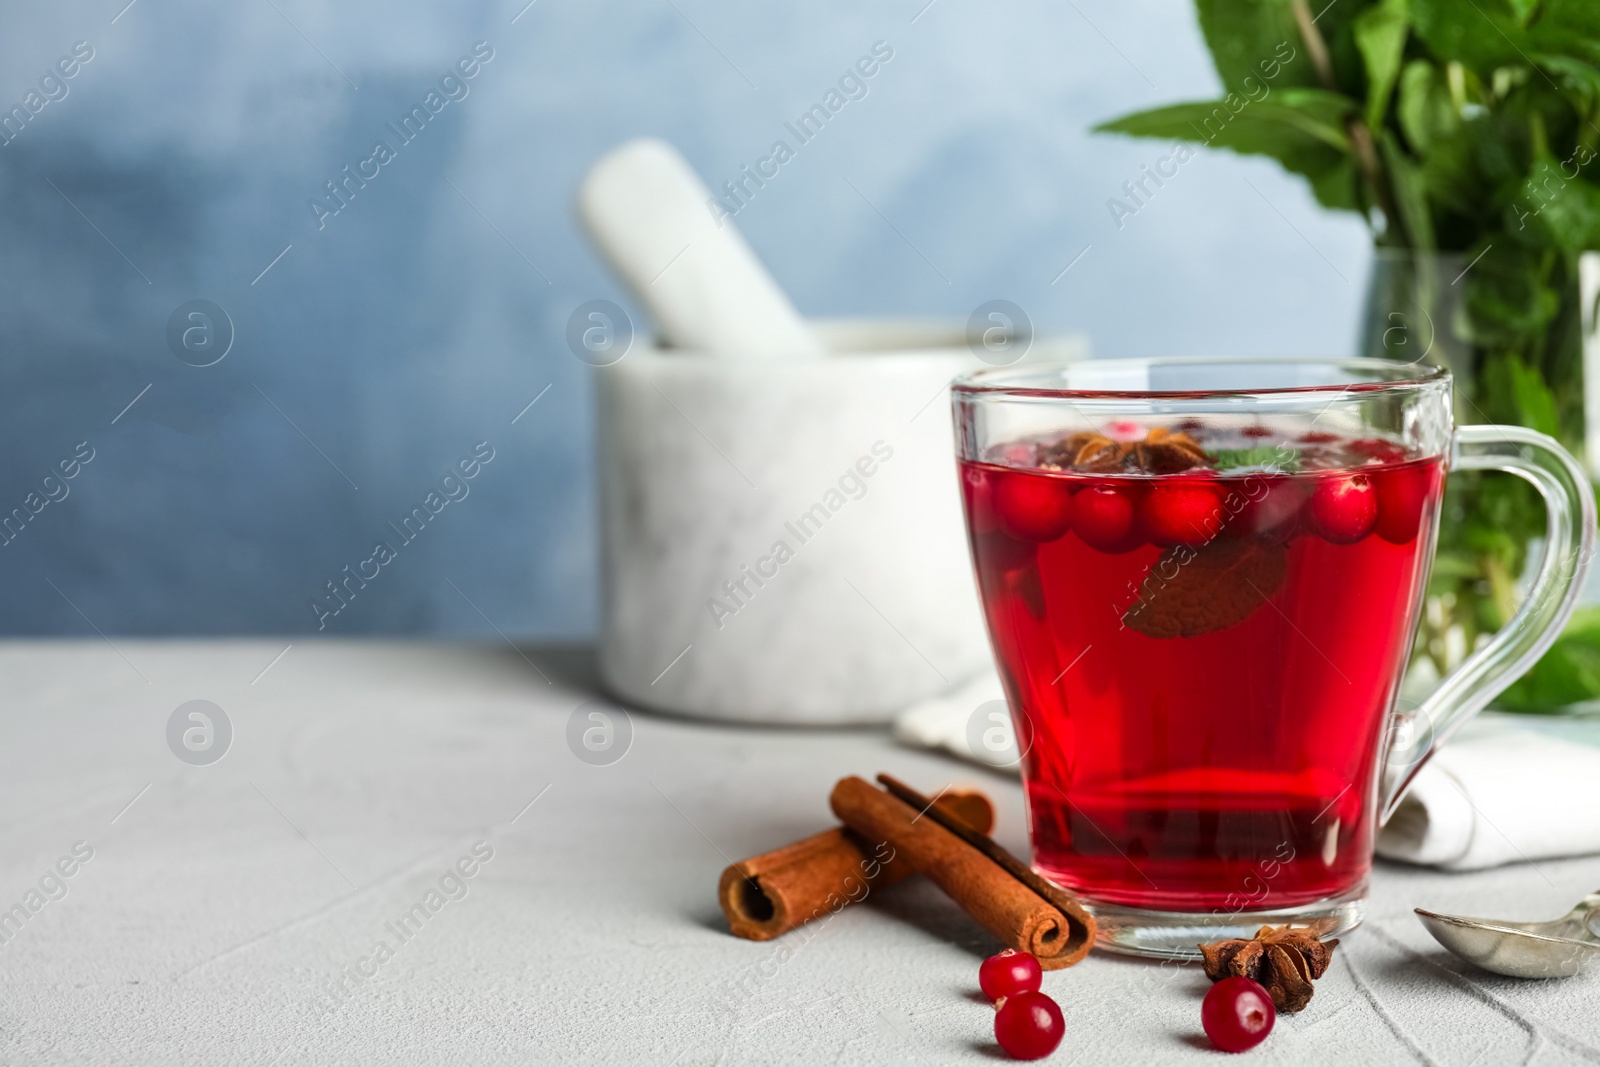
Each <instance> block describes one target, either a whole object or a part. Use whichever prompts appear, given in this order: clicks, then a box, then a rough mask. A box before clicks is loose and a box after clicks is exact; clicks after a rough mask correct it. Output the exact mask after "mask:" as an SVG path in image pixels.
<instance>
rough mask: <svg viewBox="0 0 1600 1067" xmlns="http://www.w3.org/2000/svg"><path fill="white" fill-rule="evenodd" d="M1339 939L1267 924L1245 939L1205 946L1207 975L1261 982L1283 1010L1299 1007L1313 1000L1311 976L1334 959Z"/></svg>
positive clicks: (1319, 973) (1202, 948) (1316, 975)
mask: <svg viewBox="0 0 1600 1067" xmlns="http://www.w3.org/2000/svg"><path fill="white" fill-rule="evenodd" d="M1338 944H1339V942H1338V940H1337V939H1335V940H1332V941H1319V940H1317V937H1316V935H1315V934H1313V933H1312V932H1311V931H1310V930H1308V929H1306V928H1304V927H1298V928H1297V927H1293V926H1263V927H1262V928H1261V929H1259V930H1257V931H1256V936H1255V937H1253V938H1251V939H1250V940H1248V941H1246V940H1244V939H1242V938H1230V939H1229V940H1226V941H1215V942H1212V943H1211V944H1209V945H1201V946H1200V953H1201V955H1202V956H1204V957H1205V966H1206V977H1207V978H1209V979H1211V980H1212V981H1213V982H1220V981H1222V979H1224V978H1231V977H1234V976H1238V977H1241V978H1251V979H1254V980H1255V981H1257V982H1260V983H1261V985H1262V987H1263V988H1265V989H1266V991H1267V995H1268V996H1270V997H1271V998H1272V1003H1273V1006H1274V1007H1276V1008H1277V1009H1278V1010H1279V1011H1291V1012H1292V1011H1299V1010H1301V1009H1302V1008H1304V1007H1305V1006H1306V1005H1307V1004H1308V1003H1310V1001H1311V994H1312V991H1313V990H1312V985H1311V983H1312V981H1313V980H1314V979H1317V978H1321V977H1322V976H1323V974H1324V973H1325V972H1326V971H1327V970H1328V964H1329V963H1330V962H1331V961H1332V959H1333V950H1334V949H1335V948H1336V947H1337V946H1338Z"/></svg>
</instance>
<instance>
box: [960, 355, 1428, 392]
mask: <svg viewBox="0 0 1600 1067" xmlns="http://www.w3.org/2000/svg"><path fill="white" fill-rule="evenodd" d="M1207 364H1211V365H1215V366H1219V367H1227V366H1234V367H1237V366H1244V367H1273V366H1277V367H1304V368H1310V367H1338V368H1342V369H1346V370H1348V371H1350V372H1352V373H1354V374H1355V375H1357V376H1358V377H1359V376H1361V375H1362V374H1363V372H1364V373H1365V374H1366V375H1367V376H1369V377H1370V379H1371V380H1368V381H1359V380H1358V381H1354V382H1346V383H1343V384H1328V385H1286V386H1263V387H1259V388H1245V389H1238V388H1217V389H1126V388H1122V389H1118V388H1099V389H1095V388H1063V387H1060V386H1051V385H1048V384H1038V383H1040V382H1044V381H1048V380H1049V379H1050V378H1051V377H1053V376H1057V375H1060V374H1061V372H1063V371H1071V372H1072V373H1074V374H1083V373H1088V374H1094V373H1095V372H1096V371H1097V370H1104V371H1106V372H1107V373H1108V374H1110V373H1115V372H1117V371H1119V370H1120V371H1126V370H1128V369H1131V368H1137V367H1144V368H1153V367H1196V366H1205V365H1207ZM1450 380H1451V375H1450V370H1449V368H1448V367H1444V366H1440V365H1436V364H1417V363H1399V362H1396V361H1395V360H1391V359H1375V358H1372V357H1368V356H1140V357H1130V358H1117V359H1084V360H1071V361H1067V360H1062V361H1052V362H1049V363H1032V364H1026V365H1019V364H1012V365H1008V366H1004V367H988V368H985V369H983V370H978V371H972V372H969V373H967V374H963V375H961V376H959V377H957V378H956V379H955V380H954V381H953V382H952V383H951V386H950V387H951V390H952V391H953V392H959V393H965V394H970V395H974V396H1007V397H1009V396H1015V397H1036V398H1045V399H1049V398H1056V399H1066V400H1078V399H1086V400H1092V399H1112V400H1118V399H1120V400H1129V399H1143V398H1159V399H1186V398H1193V399H1204V398H1209V397H1247V396H1296V395H1307V396H1317V395H1327V394H1345V393H1370V392H1380V391H1385V390H1391V389H1405V388H1419V387H1423V386H1428V385H1437V384H1439V383H1446V384H1448V383H1449V382H1450ZM1029 383H1032V384H1029Z"/></svg>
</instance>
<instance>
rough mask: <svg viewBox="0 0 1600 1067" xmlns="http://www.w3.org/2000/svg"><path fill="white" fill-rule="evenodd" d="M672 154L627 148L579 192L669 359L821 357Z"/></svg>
mask: <svg viewBox="0 0 1600 1067" xmlns="http://www.w3.org/2000/svg"><path fill="white" fill-rule="evenodd" d="M710 201H711V193H710V191H709V190H708V189H707V188H706V187H705V185H704V183H702V182H701V181H700V179H699V178H698V177H697V176H696V175H695V173H694V171H692V170H691V169H690V168H689V165H688V163H687V162H686V161H685V160H684V158H683V157H682V156H681V155H679V154H678V152H677V150H676V149H674V148H673V147H672V146H671V145H669V144H666V143H665V142H663V141H660V140H656V139H654V138H641V139H639V140H634V141H629V142H627V143H625V144H623V145H620V146H618V147H617V148H614V149H612V150H611V151H610V152H608V153H606V155H604V156H602V157H601V158H600V160H599V161H598V162H596V163H595V164H594V166H593V167H592V168H591V169H590V170H589V173H588V174H587V175H586V176H585V177H584V179H583V182H582V184H581V185H580V186H579V189H578V205H577V206H578V216H579V218H580V219H581V220H582V222H583V225H584V228H585V229H586V230H587V232H588V234H589V237H590V239H591V240H592V241H593V242H594V244H595V247H596V248H597V249H598V250H599V251H600V253H601V255H602V256H603V257H604V258H605V260H606V261H607V263H609V264H610V266H611V268H612V270H613V271H614V272H615V273H616V275H617V276H618V277H619V278H620V279H621V280H622V281H623V282H624V283H625V284H626V285H627V287H628V288H629V289H630V290H631V291H632V293H633V295H634V296H635V297H636V298H637V299H638V301H639V302H640V303H641V304H642V305H643V306H644V307H645V308H647V309H648V310H649V312H650V314H651V316H652V317H653V318H654V319H655V322H656V325H657V327H658V328H659V329H660V332H661V336H662V341H663V342H664V344H665V347H666V350H667V351H671V350H673V349H677V350H683V351H692V352H699V353H707V354H711V355H715V356H721V357H726V358H739V359H760V358H773V357H778V358H781V357H785V356H806V355H820V354H821V353H822V351H823V349H822V345H821V344H820V343H819V342H818V341H817V339H816V338H815V337H814V336H812V333H811V331H810V330H809V329H808V328H807V327H806V324H805V322H804V321H803V320H802V319H801V318H800V314H799V312H797V311H796V310H795V307H794V305H793V304H792V303H790V301H789V298H788V297H787V296H785V295H784V293H783V290H782V289H780V288H778V285H777V283H776V282H775V281H773V279H772V276H771V275H770V274H768V273H767V270H766V268H765V267H763V266H762V264H761V261H760V260H758V259H757V258H756V256H755V253H754V252H752V251H751V250H750V246H749V245H748V244H746V243H745V241H744V238H743V237H741V236H740V235H739V232H738V231H737V230H735V229H734V228H733V224H732V222H731V221H728V220H726V219H724V220H723V221H722V222H720V223H719V222H718V221H717V220H716V219H715V218H714V217H713V215H712V212H711V210H710V209H709V207H708V206H707V205H708V203H709V202H710Z"/></svg>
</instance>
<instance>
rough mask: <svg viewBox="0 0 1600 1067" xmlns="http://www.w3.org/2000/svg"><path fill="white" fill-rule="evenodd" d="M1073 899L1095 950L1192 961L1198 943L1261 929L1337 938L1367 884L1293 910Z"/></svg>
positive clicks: (1358, 912) (1351, 925) (1352, 922)
mask: <svg viewBox="0 0 1600 1067" xmlns="http://www.w3.org/2000/svg"><path fill="white" fill-rule="evenodd" d="M1078 899H1079V900H1081V901H1082V902H1083V905H1084V907H1086V908H1088V909H1089V911H1090V912H1092V913H1093V914H1094V917H1095V922H1096V923H1097V924H1098V925H1099V928H1100V933H1099V937H1098V939H1097V940H1096V944H1095V947H1096V948H1099V949H1101V950H1102V951H1105V952H1115V953H1118V954H1120V955H1124V956H1143V957H1145V958H1147V959H1162V960H1198V959H1200V949H1199V946H1200V945H1202V944H1206V943H1209V942H1212V941H1221V940H1224V939H1225V938H1233V937H1237V938H1250V937H1254V936H1255V933H1256V931H1257V930H1259V929H1260V928H1261V927H1263V926H1286V925H1289V924H1293V925H1295V926H1310V927H1312V928H1313V929H1315V931H1316V933H1317V936H1318V937H1319V938H1329V937H1338V936H1339V935H1340V934H1343V933H1346V932H1347V931H1350V930H1354V929H1355V928H1356V927H1357V926H1360V925H1361V920H1362V918H1364V917H1365V915H1366V913H1367V883H1366V881H1365V879H1363V880H1362V881H1361V882H1360V883H1359V884H1358V885H1355V886H1353V887H1351V888H1350V889H1349V890H1346V891H1345V892H1344V893H1341V894H1339V895H1337V896H1332V897H1325V898H1323V899H1322V900H1316V901H1312V902H1311V903H1310V904H1301V905H1299V906H1297V907H1293V908H1273V909H1267V910H1263V911H1239V912H1229V913H1225V914H1218V913H1217V912H1212V911H1192V912H1186V911H1155V910H1152V909H1148V908H1132V907H1129V906H1128V905H1126V904H1111V903H1108V902H1105V901H1097V900H1095V899H1094V898H1093V897H1092V896H1085V895H1083V894H1079V897H1078Z"/></svg>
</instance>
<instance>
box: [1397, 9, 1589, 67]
mask: <svg viewBox="0 0 1600 1067" xmlns="http://www.w3.org/2000/svg"><path fill="white" fill-rule="evenodd" d="M1411 21H1412V29H1413V30H1415V32H1416V34H1417V36H1418V37H1420V38H1422V40H1423V42H1424V43H1426V44H1427V46H1428V50H1429V51H1431V52H1432V53H1433V54H1434V56H1435V57H1437V58H1438V59H1443V60H1452V59H1453V60H1457V61H1459V62H1461V63H1464V64H1466V65H1467V66H1469V67H1471V68H1472V69H1473V70H1475V71H1477V72H1478V73H1479V74H1480V75H1484V74H1487V73H1489V72H1491V71H1493V70H1494V69H1495V68H1497V67H1504V66H1509V65H1514V64H1517V63H1519V62H1522V61H1523V57H1524V56H1525V55H1526V54H1527V52H1528V50H1529V48H1530V47H1532V46H1531V44H1530V43H1529V41H1528V35H1527V34H1526V33H1525V32H1524V31H1523V29H1522V20H1521V17H1520V15H1519V13H1518V12H1517V11H1514V10H1512V9H1511V8H1510V7H1508V6H1507V4H1506V3H1505V2H1504V0H1411ZM1547 50H1548V51H1563V49H1547Z"/></svg>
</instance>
